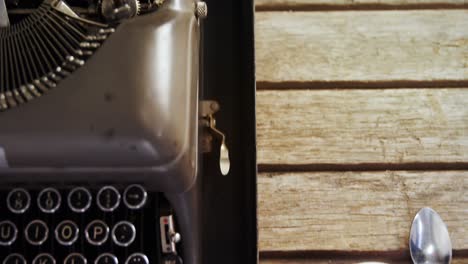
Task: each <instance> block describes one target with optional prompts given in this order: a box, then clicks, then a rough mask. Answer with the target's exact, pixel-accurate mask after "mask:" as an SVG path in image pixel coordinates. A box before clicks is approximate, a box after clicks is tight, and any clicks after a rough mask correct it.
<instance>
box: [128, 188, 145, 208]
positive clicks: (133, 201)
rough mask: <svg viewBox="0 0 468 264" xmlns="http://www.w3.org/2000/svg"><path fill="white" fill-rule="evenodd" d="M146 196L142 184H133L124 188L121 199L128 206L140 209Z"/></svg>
mask: <svg viewBox="0 0 468 264" xmlns="http://www.w3.org/2000/svg"><path fill="white" fill-rule="evenodd" d="M147 196H148V194H147V193H146V190H145V188H143V186H141V185H139V184H133V185H130V186H128V187H127V189H125V192H124V197H123V200H124V203H125V205H126V206H127V207H128V208H130V209H140V208H142V207H143V206H144V205H145V203H146V199H147Z"/></svg>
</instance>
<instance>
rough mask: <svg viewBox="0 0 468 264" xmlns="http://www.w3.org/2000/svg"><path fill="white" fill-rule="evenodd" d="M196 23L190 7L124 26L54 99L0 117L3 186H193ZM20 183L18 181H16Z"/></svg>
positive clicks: (183, 4) (181, 5) (176, 6)
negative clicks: (102, 183)
mask: <svg viewBox="0 0 468 264" xmlns="http://www.w3.org/2000/svg"><path fill="white" fill-rule="evenodd" d="M198 27H199V25H198V20H197V18H196V17H195V16H194V12H193V3H191V1H174V2H173V3H172V4H171V5H168V6H166V7H165V8H163V9H162V10H160V11H159V12H156V13H155V14H150V15H146V16H142V17H139V18H136V19H133V20H131V21H128V23H124V24H122V25H121V26H120V27H119V28H118V29H117V31H116V32H115V33H114V34H113V35H112V36H111V37H110V38H109V39H108V40H107V41H106V42H105V43H104V45H103V46H102V47H101V48H100V50H99V51H98V52H97V53H96V54H95V55H94V56H93V57H92V58H91V59H90V60H89V61H88V62H87V64H86V65H85V66H84V67H82V68H81V69H79V70H78V71H77V72H75V73H74V74H72V75H71V76H69V77H68V78H66V79H65V80H64V81H62V82H61V83H60V84H59V85H58V86H57V87H56V88H55V89H54V90H52V91H50V92H49V93H48V94H47V95H44V96H42V98H39V99H36V100H34V101H31V102H30V103H27V104H25V105H23V106H20V107H18V108H16V109H11V110H8V111H7V112H4V113H0V122H1V123H2V124H4V125H2V126H0V150H1V151H0V154H1V155H0V159H1V162H0V167H1V168H0V178H1V180H2V181H15V182H18V181H36V180H40V181H51V182H53V181H57V180H60V181H63V180H64V179H67V180H70V181H80V180H86V181H96V182H99V181H115V179H116V175H118V176H117V177H119V181H122V182H125V181H128V182H135V181H139V182H145V184H147V186H148V188H150V189H151V190H155V191H164V192H181V191H185V190H187V189H188V188H189V187H190V186H191V185H192V184H193V182H194V181H195V177H196V176H195V175H196V172H197V162H198V161H197V137H198V132H197V131H198V121H197V120H198V50H199V29H198ZM12 175H14V176H15V177H11V176H12Z"/></svg>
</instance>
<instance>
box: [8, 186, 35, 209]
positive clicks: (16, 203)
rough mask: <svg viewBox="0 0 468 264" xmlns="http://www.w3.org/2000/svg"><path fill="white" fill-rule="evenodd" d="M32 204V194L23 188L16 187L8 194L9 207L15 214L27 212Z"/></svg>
mask: <svg viewBox="0 0 468 264" xmlns="http://www.w3.org/2000/svg"><path fill="white" fill-rule="evenodd" d="M30 204H31V196H30V195H29V192H28V191H26V190H25V189H23V188H17V189H14V190H12V191H11V192H10V193H9V194H8V196H7V206H8V209H10V211H11V212H13V213H15V214H22V213H24V212H26V210H28V208H29V205H30Z"/></svg>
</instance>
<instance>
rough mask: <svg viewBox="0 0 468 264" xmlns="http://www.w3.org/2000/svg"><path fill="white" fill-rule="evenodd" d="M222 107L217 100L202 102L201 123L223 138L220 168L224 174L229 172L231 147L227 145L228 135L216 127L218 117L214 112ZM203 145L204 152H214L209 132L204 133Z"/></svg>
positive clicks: (213, 133) (220, 151)
mask: <svg viewBox="0 0 468 264" xmlns="http://www.w3.org/2000/svg"><path fill="white" fill-rule="evenodd" d="M219 109H220V107H219V104H218V102H216V101H210V100H206V101H202V102H201V104H200V116H201V120H200V125H201V126H202V127H205V128H208V129H209V131H210V132H211V134H212V135H215V136H216V137H218V138H219V139H220V140H221V146H220V150H219V168H220V170H221V173H222V174H223V175H227V174H228V173H229V170H230V167H231V162H230V160H229V149H228V147H227V145H226V135H225V134H224V133H223V132H221V131H220V130H219V129H217V128H216V119H215V117H214V114H215V113H216V112H218V111H219ZM202 140H203V147H202V150H203V152H204V153H209V152H212V138H211V137H210V135H208V134H203V136H202Z"/></svg>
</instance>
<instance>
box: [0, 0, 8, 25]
mask: <svg viewBox="0 0 468 264" xmlns="http://www.w3.org/2000/svg"><path fill="white" fill-rule="evenodd" d="M8 26H10V20H9V19H8V12H7V9H6V4H5V0H0V28H2V27H8Z"/></svg>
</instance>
